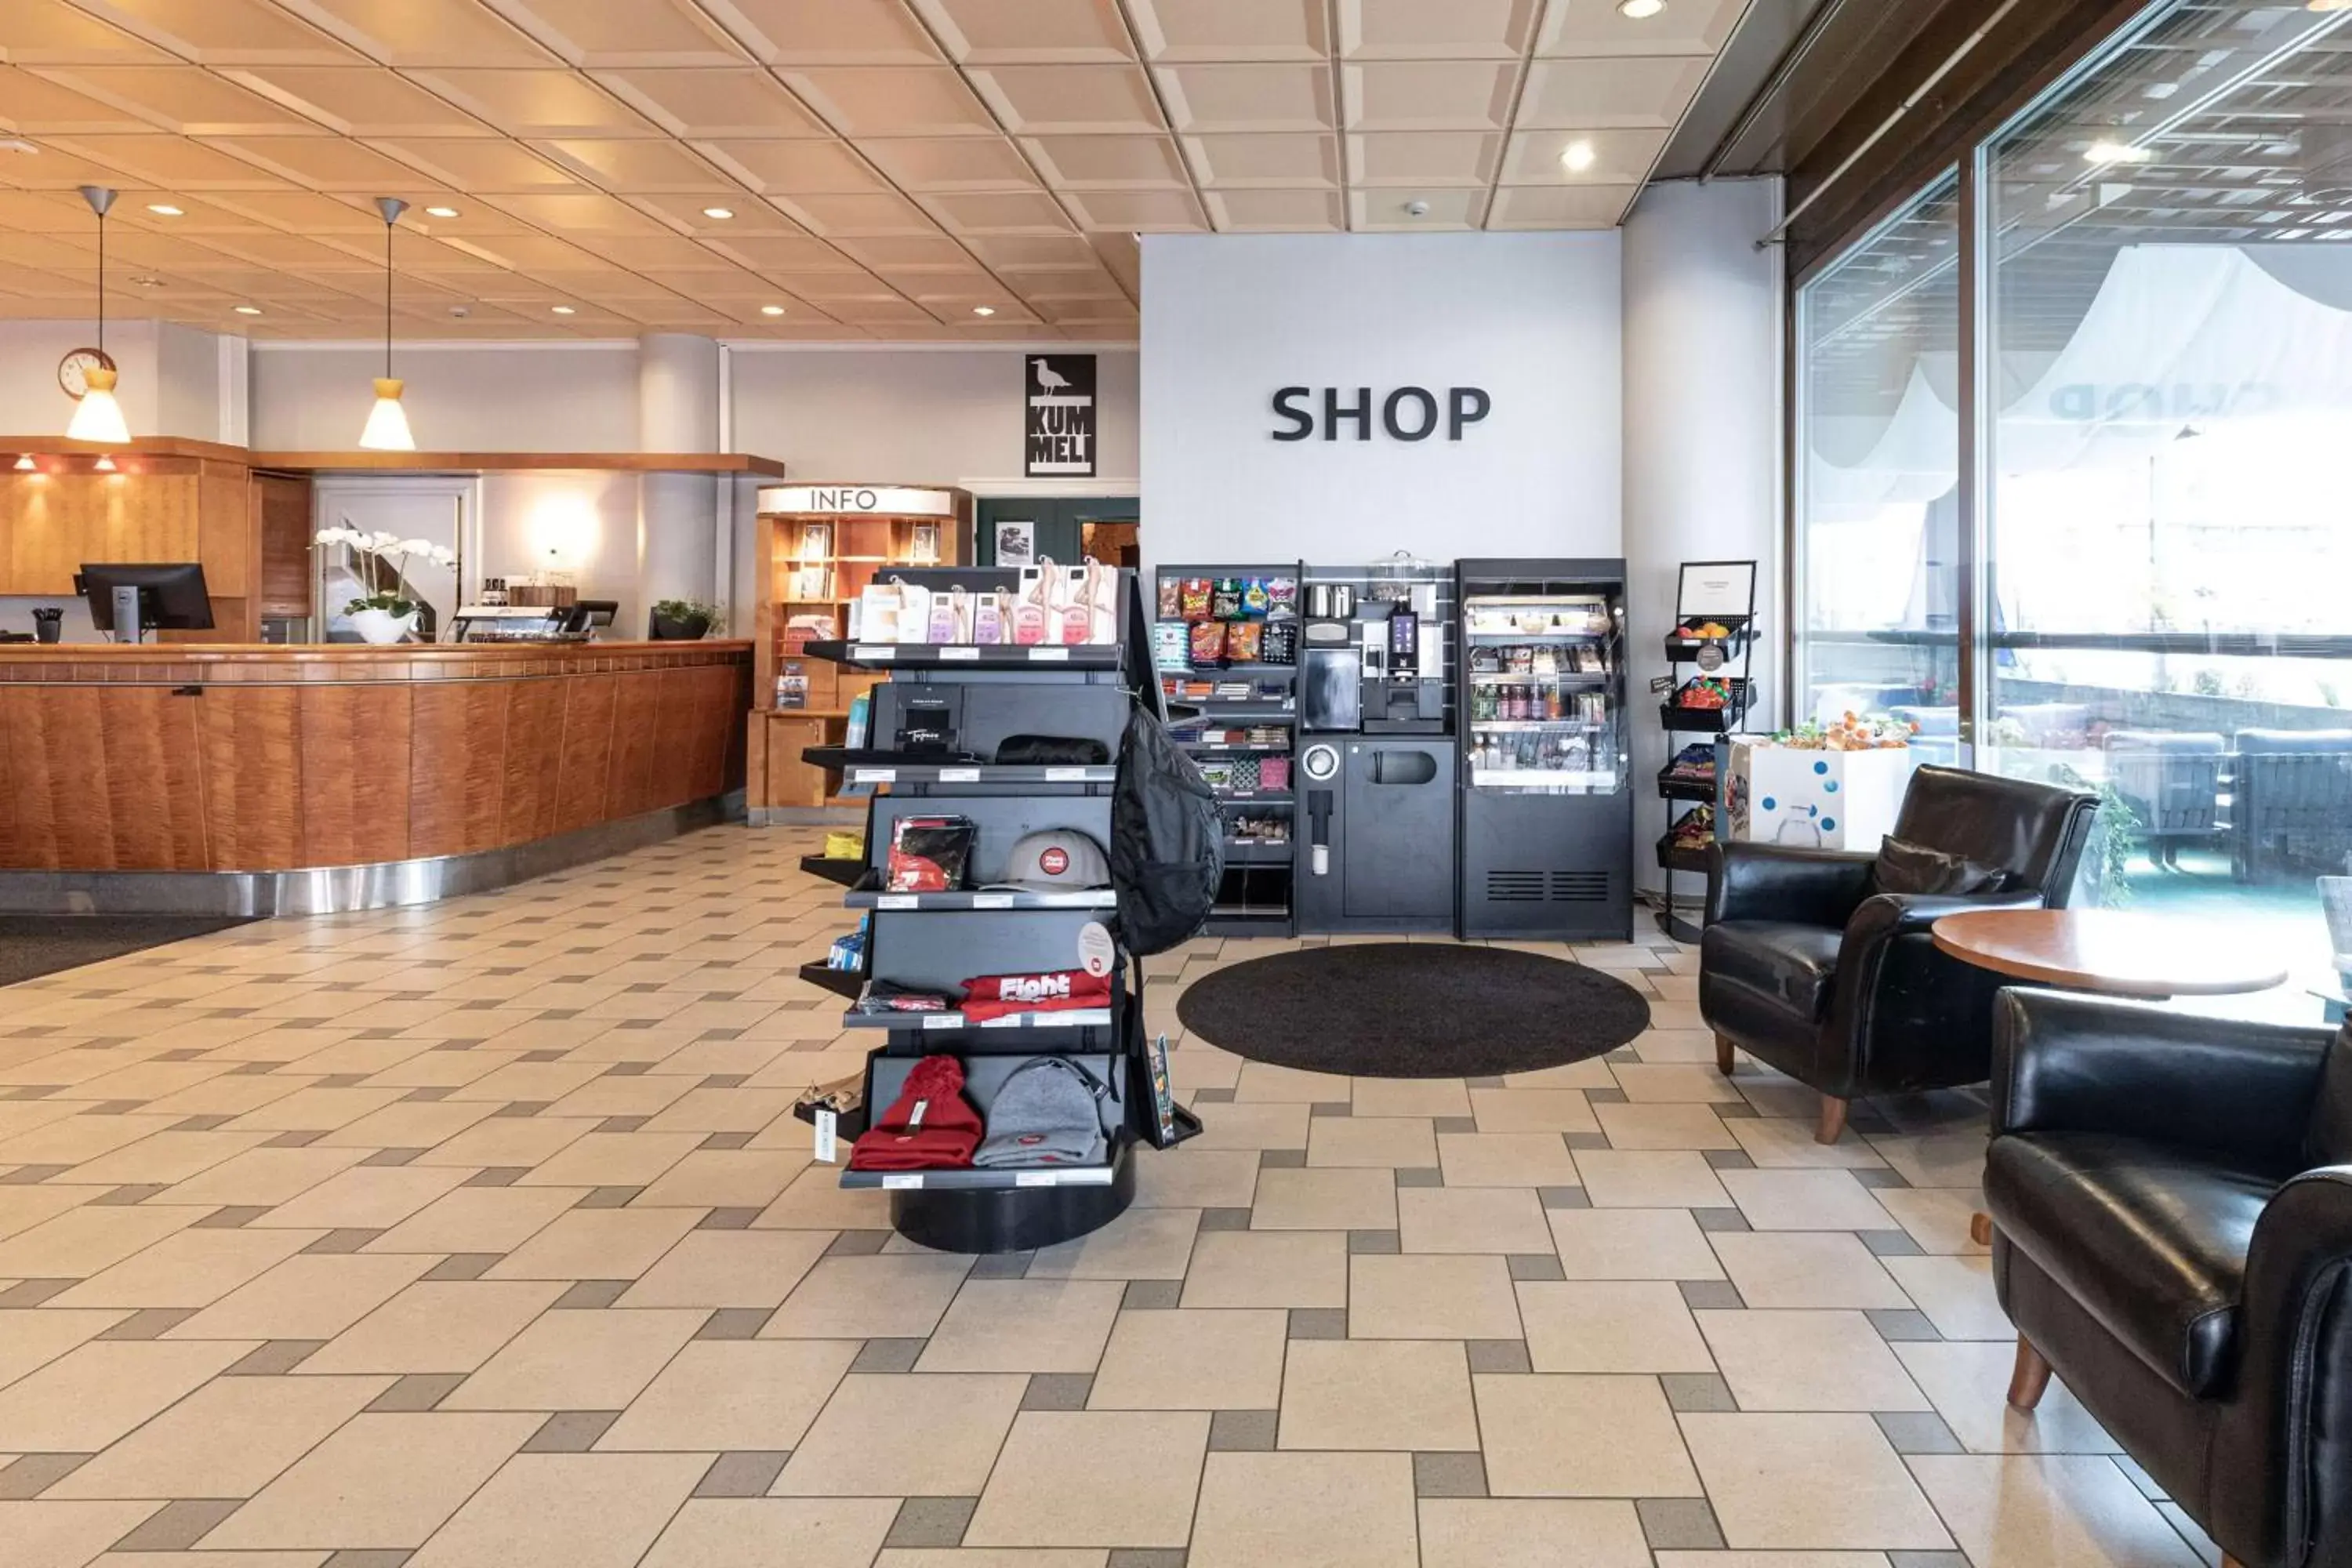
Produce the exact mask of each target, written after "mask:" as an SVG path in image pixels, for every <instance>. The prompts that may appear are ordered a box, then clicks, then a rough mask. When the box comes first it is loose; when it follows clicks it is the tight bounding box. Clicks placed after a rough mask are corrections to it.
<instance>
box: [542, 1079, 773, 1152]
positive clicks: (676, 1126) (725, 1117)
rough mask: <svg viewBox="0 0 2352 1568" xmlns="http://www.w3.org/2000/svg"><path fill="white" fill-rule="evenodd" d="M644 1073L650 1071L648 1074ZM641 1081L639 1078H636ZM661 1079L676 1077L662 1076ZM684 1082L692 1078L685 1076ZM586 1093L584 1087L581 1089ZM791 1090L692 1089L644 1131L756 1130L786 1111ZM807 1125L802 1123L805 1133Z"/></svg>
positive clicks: (610, 1114) (647, 1124) (611, 1113)
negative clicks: (686, 1078)
mask: <svg viewBox="0 0 2352 1568" xmlns="http://www.w3.org/2000/svg"><path fill="white" fill-rule="evenodd" d="M647 1076H648V1077H651V1076H653V1075H651V1074H648V1075H647ZM611 1081H612V1082H614V1083H627V1082H629V1081H631V1080H630V1079H612V1080H611ZM640 1081H642V1080H640ZM664 1081H677V1080H674V1079H665V1080H664ZM685 1081H687V1082H689V1083H691V1082H693V1081H695V1080H692V1079H688V1080H685ZM582 1092H583V1093H586V1092H587V1090H584V1089H583V1091H582ZM794 1098H795V1095H794V1091H793V1090H791V1089H752V1088H751V1087H750V1086H748V1085H746V1086H745V1087H743V1088H740V1089H692V1088H689V1089H688V1090H687V1091H686V1092H685V1093H684V1094H682V1095H679V1096H678V1097H677V1099H676V1100H672V1101H671V1102H670V1103H669V1106H668V1108H667V1109H666V1110H663V1111H662V1112H661V1113H660V1114H659V1115H656V1117H655V1118H654V1119H653V1120H652V1121H648V1122H646V1124H645V1127H644V1128H643V1129H642V1131H646V1132H701V1133H711V1132H757V1131H761V1129H762V1128H765V1127H767V1126H769V1125H771V1124H772V1123H773V1122H774V1121H775V1120H776V1119H777V1118H778V1117H780V1116H786V1115H789V1114H790V1113H791V1111H792V1108H793V1099H794ZM598 1114H600V1115H605V1116H614V1115H635V1114H638V1113H637V1112H635V1111H602V1112H599V1113H598ZM808 1131H809V1129H808V1127H807V1126H806V1125H805V1124H803V1125H802V1127H801V1132H802V1134H803V1137H805V1136H806V1135H807V1133H808Z"/></svg>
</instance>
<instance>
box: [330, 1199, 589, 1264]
mask: <svg viewBox="0 0 2352 1568" xmlns="http://www.w3.org/2000/svg"><path fill="white" fill-rule="evenodd" d="M587 1195H588V1189H587V1188H585V1187H459V1188H458V1189H457V1190H456V1191H455V1192H452V1193H449V1194H446V1195H444V1196H442V1197H438V1198H436V1199H434V1200H433V1202H431V1203H429V1204H427V1205H425V1206H424V1207H423V1208H421V1209H419V1210H417V1211H416V1212H415V1214H413V1215H410V1216H409V1217H408V1218H406V1219H404V1220H403V1221H401V1222H400V1223H399V1224H398V1225H396V1226H393V1227H392V1228H391V1229H389V1230H387V1231H385V1232H384V1233H383V1235H382V1236H379V1237H376V1238H375V1239H374V1240H373V1241H371V1242H369V1243H368V1244H367V1247H366V1250H367V1251H369V1252H431V1253H450V1252H512V1251H513V1250H514V1249H515V1248H516V1247H520V1246H521V1245H522V1244H523V1243H524V1242H526V1241H529V1240H530V1238H531V1237H534V1236H536V1235H538V1234H539V1233H540V1232H541V1231H542V1230H544V1229H546V1228H547V1227H548V1226H550V1225H551V1224H553V1223H554V1222H555V1221H556V1220H557V1219H558V1218H560V1217H562V1215H563V1214H564V1213H565V1212H566V1211H567V1210H569V1209H571V1208H572V1206H573V1205H576V1204H577V1203H579V1201H580V1200H581V1199H582V1198H584V1197H586V1196H587Z"/></svg>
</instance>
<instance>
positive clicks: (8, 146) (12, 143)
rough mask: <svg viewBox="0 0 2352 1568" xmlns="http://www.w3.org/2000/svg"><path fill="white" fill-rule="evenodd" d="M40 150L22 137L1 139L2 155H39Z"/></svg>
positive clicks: (0, 151)
mask: <svg viewBox="0 0 2352 1568" xmlns="http://www.w3.org/2000/svg"><path fill="white" fill-rule="evenodd" d="M39 151H40V149H39V148H38V147H36V146H34V145H33V144H32V143H31V142H27V141H26V140H25V139H24V138H23V137H21V136H10V137H7V138H5V139H0V153H38V152H39Z"/></svg>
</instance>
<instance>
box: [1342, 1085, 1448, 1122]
mask: <svg viewBox="0 0 2352 1568" xmlns="http://www.w3.org/2000/svg"><path fill="white" fill-rule="evenodd" d="M1354 1082H1355V1113H1356V1114H1357V1115H1359V1116H1467V1115H1469V1114H1470V1090H1469V1089H1468V1088H1467V1087H1466V1086H1465V1084H1464V1083H1463V1081H1462V1080H1461V1079H1458V1078H1360V1079H1355V1080H1354Z"/></svg>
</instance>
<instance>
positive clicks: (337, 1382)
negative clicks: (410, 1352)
mask: <svg viewBox="0 0 2352 1568" xmlns="http://www.w3.org/2000/svg"><path fill="white" fill-rule="evenodd" d="M392 1381H393V1380H392V1379H391V1378H389V1377H222V1378H215V1379H214V1380H213V1381H212V1382H210V1383H208V1384H205V1385H204V1386H203V1387H202V1388H199V1389H197V1390H195V1391H194V1393H192V1394H189V1395H188V1396H187V1397H186V1398H185V1399H183V1400H181V1401H180V1402H179V1403H178V1404H177V1405H173V1406H172V1407H171V1408H170V1409H169V1410H166V1411H164V1412H163V1414H162V1415H157V1416H156V1417H155V1418H154V1419H153V1420H152V1421H150V1422H148V1423H147V1424H146V1425H145V1426H142V1427H140V1428H139V1429H138V1430H137V1431H136V1432H133V1433H131V1435H130V1436H127V1437H125V1438H123V1439H122V1440H121V1442H119V1443H117V1444H115V1445H114V1446H113V1447H110V1448H109V1449H108V1450H107V1451H106V1452H105V1453H103V1454H100V1455H99V1456H98V1458H94V1459H92V1460H90V1462H89V1463H88V1464H86V1465H84V1466H82V1467H81V1468H79V1469H78V1470H76V1471H74V1472H73V1473H72V1474H71V1475H69V1476H68V1477H66V1478H65V1479H63V1480H61V1481H59V1482H58V1483H57V1484H56V1485H54V1486H52V1487H51V1488H50V1489H48V1491H47V1493H46V1494H44V1495H46V1496H48V1497H56V1498H242V1497H251V1496H252V1495H253V1494H254V1493H256V1492H257V1491H259V1490H261V1489H262V1488H264V1487H266V1486H268V1484H269V1483H270V1482H271V1481H272V1480H275V1479H277V1478H278V1473H279V1472H280V1471H282V1470H284V1469H285V1468H286V1467H287V1466H289V1465H290V1464H292V1463H293V1462H294V1461H295V1460H297V1459H299V1458H301V1457H302V1456H303V1455H305V1454H307V1453H309V1452H310V1450H311V1449H312V1448H314V1447H317V1446H318V1445H319V1444H320V1442H322V1441H323V1440H325V1438H326V1436H327V1435H328V1434H329V1433H331V1432H332V1431H333V1430H334V1429H335V1428H336V1427H338V1426H341V1425H342V1424H343V1423H344V1422H346V1421H348V1420H350V1419H351V1418H352V1416H354V1415H358V1414H359V1413H360V1412H361V1411H362V1409H364V1408H365V1407H366V1406H367V1405H368V1402H369V1401H371V1400H373V1398H375V1396H376V1395H377V1394H382V1393H383V1391H384V1390H385V1389H387V1388H389V1387H391V1386H392Z"/></svg>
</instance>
